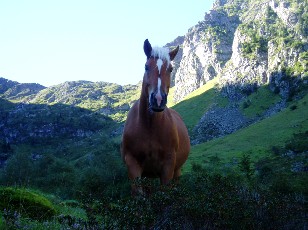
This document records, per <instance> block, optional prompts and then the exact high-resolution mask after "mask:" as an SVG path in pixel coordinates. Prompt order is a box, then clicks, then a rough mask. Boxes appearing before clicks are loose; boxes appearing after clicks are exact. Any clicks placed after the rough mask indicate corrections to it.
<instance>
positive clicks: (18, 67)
mask: <svg viewBox="0 0 308 230" xmlns="http://www.w3.org/2000/svg"><path fill="white" fill-rule="evenodd" d="M212 4H213V0H203V1H202V0H190V1H177V0H156V1H142V0H131V1H124V0H118V1H116V0H109V1H105V0H87V1H86V0H0V77H4V78H7V79H10V80H14V81H18V82H21V83H39V84H42V85H44V86H51V85H55V84H60V83H63V82H65V81H76V80H88V81H94V82H96V81H107V82H114V83H118V84H122V85H124V84H136V83H137V82H138V81H140V80H141V79H142V76H143V72H144V62H145V55H144V53H143V42H144V40H145V39H146V38H148V39H149V41H150V42H151V44H152V46H163V45H165V44H166V43H168V42H171V41H172V40H173V39H175V38H176V37H177V36H179V35H184V34H186V32H187V31H188V29H189V28H190V27H192V26H193V25H195V24H197V23H198V21H201V20H203V17H204V14H205V12H208V11H209V10H210V9H211V8H212Z"/></svg>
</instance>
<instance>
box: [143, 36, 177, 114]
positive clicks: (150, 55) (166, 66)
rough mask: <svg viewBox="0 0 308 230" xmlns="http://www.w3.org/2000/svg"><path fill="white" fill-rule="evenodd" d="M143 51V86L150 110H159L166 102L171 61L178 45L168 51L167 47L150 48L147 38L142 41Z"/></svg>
mask: <svg viewBox="0 0 308 230" xmlns="http://www.w3.org/2000/svg"><path fill="white" fill-rule="evenodd" d="M143 49H144V53H145V55H146V56H147V61H146V63H145V74H144V77H143V87H144V90H145V93H146V95H147V97H148V98H149V107H150V110H152V111H154V112H161V111H163V110H164V109H165V107H166V104H167V96H168V93H169V88H170V74H171V72H172V66H171V63H170V62H171V61H172V60H173V59H174V57H175V56H176V54H177V52H178V50H179V46H177V47H176V48H175V49H174V50H172V51H170V52H169V49H168V48H159V47H154V48H152V46H151V44H150V42H149V41H148V39H146V40H145V41H144V46H143Z"/></svg>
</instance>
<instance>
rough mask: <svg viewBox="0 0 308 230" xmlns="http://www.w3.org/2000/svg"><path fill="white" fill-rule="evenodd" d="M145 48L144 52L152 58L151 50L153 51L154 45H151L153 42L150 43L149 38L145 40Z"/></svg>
mask: <svg viewBox="0 0 308 230" xmlns="http://www.w3.org/2000/svg"><path fill="white" fill-rule="evenodd" d="M143 50H144V53H145V55H146V56H147V58H150V57H151V52H152V46H151V44H150V42H149V40H148V39H146V40H145V41H144V44H143Z"/></svg>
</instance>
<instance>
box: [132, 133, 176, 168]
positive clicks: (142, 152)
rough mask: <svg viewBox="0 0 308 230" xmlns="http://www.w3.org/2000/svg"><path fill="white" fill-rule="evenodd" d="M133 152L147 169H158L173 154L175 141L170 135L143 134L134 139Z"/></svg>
mask: <svg viewBox="0 0 308 230" xmlns="http://www.w3.org/2000/svg"><path fill="white" fill-rule="evenodd" d="M133 154H134V155H135V157H136V159H137V161H138V162H139V164H141V165H143V166H144V168H145V169H148V171H156V170H158V171H159V170H160V168H161V167H162V165H163V164H164V162H165V161H166V160H168V159H170V158H172V157H173V155H174V154H175V141H174V140H173V139H172V138H170V135H169V137H167V136H164V135H159V134H157V133H148V134H144V135H142V136H139V137H138V138H137V139H136V142H135V144H134V151H133Z"/></svg>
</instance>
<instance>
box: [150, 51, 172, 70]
mask: <svg viewBox="0 0 308 230" xmlns="http://www.w3.org/2000/svg"><path fill="white" fill-rule="evenodd" d="M151 56H152V57H156V58H159V59H162V60H165V61H167V64H168V66H169V64H170V55H169V49H168V48H166V47H153V49H152V52H151Z"/></svg>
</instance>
